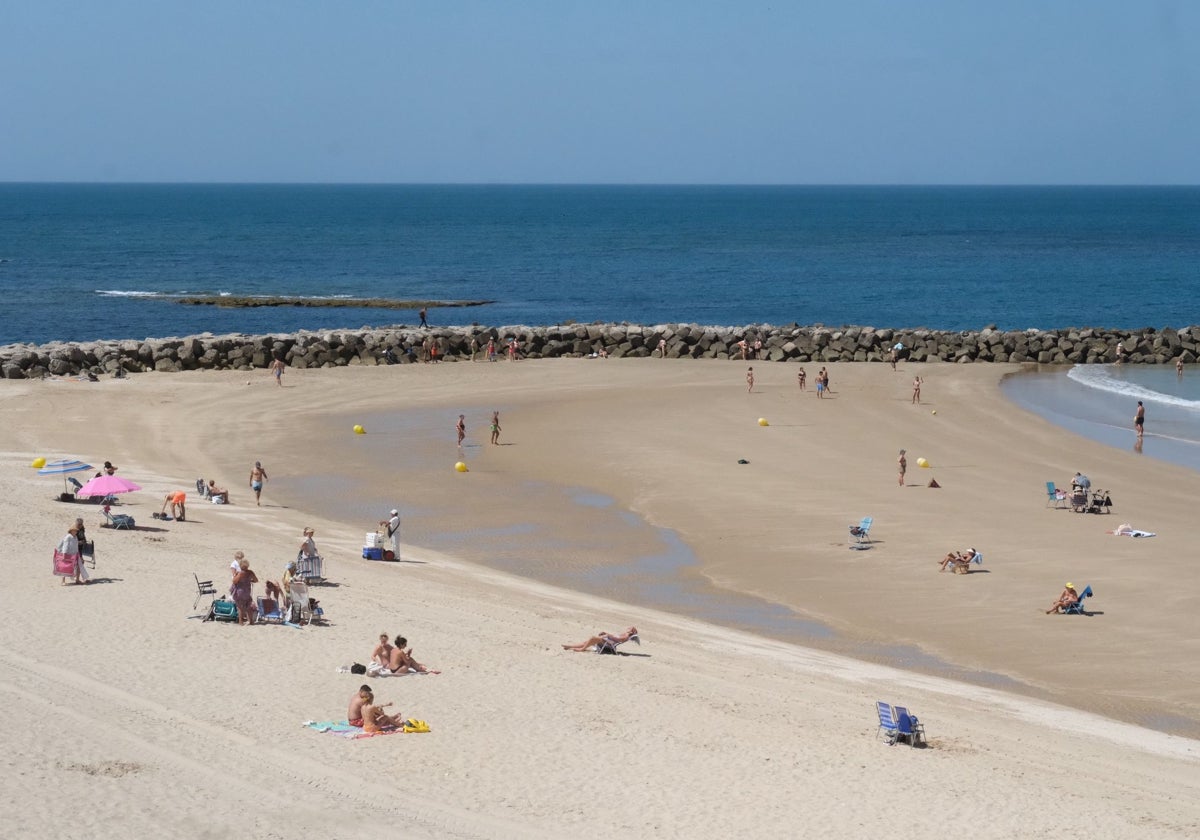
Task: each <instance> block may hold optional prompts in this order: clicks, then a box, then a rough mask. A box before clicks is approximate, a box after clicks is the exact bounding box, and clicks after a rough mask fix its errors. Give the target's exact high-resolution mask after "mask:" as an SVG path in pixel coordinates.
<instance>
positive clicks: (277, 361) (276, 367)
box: [271, 356, 285, 388]
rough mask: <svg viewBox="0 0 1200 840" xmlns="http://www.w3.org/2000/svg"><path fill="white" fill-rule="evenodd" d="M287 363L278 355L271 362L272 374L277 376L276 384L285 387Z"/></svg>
mask: <svg viewBox="0 0 1200 840" xmlns="http://www.w3.org/2000/svg"><path fill="white" fill-rule="evenodd" d="M284 367H285V365H284V363H283V359H281V358H279V357H278V356H276V357H275V358H274V360H273V361H272V362H271V374H272V375H273V376H274V377H275V384H276V385H278V386H279V387H280V388H282V387H283V369H284Z"/></svg>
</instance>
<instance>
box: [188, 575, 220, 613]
mask: <svg viewBox="0 0 1200 840" xmlns="http://www.w3.org/2000/svg"><path fill="white" fill-rule="evenodd" d="M192 577H194V578H195V579H196V600H195V601H192V611H193V612H195V610H196V607H198V606H199V605H200V599H201V598H203V597H204V596H205V595H208V596H209V597H212V598H215V597H217V588H216V587H215V586H213V582H212V581H211V580H200V575H198V574H196V573H195V572H192Z"/></svg>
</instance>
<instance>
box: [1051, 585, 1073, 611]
mask: <svg viewBox="0 0 1200 840" xmlns="http://www.w3.org/2000/svg"><path fill="white" fill-rule="evenodd" d="M1078 603H1079V593H1078V592H1076V591H1075V586H1074V584H1071V583H1068V584H1067V588H1066V589H1064V590H1063V591H1062V594H1061V595H1059V596H1058V600H1057V601H1055V602H1054V603H1053V604H1051V605H1050V609H1048V610H1046V615H1050V613H1056V612H1062V611H1063V610H1065V609H1066V608H1067V607H1069V606H1071V605H1072V604H1078Z"/></svg>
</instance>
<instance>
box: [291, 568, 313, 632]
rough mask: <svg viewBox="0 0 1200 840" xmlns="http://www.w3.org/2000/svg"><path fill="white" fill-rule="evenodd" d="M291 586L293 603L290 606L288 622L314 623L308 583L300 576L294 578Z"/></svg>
mask: <svg viewBox="0 0 1200 840" xmlns="http://www.w3.org/2000/svg"><path fill="white" fill-rule="evenodd" d="M289 587H290V589H291V596H292V603H291V606H289V607H288V611H287V619H286V620H287V622H288V623H289V624H312V620H313V611H312V608H311V607H310V606H309V603H308V584H307V583H304V582H303V581H301V580H300V579H299V578H292V582H291V583H290V584H289Z"/></svg>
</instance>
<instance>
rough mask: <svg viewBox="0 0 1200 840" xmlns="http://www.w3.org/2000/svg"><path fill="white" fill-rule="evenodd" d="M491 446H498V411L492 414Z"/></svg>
mask: <svg viewBox="0 0 1200 840" xmlns="http://www.w3.org/2000/svg"><path fill="white" fill-rule="evenodd" d="M492 444H493V445H494V446H499V445H500V412H499V411H493V412H492Z"/></svg>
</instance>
